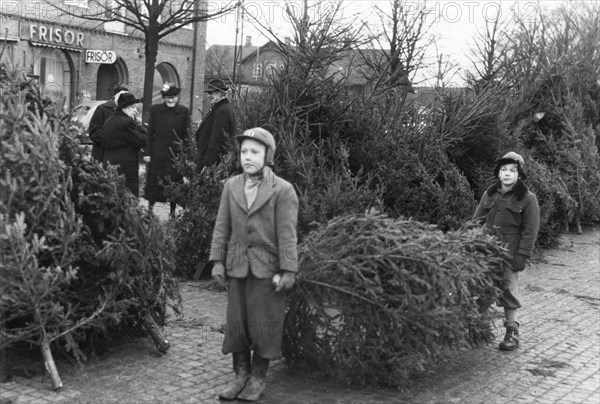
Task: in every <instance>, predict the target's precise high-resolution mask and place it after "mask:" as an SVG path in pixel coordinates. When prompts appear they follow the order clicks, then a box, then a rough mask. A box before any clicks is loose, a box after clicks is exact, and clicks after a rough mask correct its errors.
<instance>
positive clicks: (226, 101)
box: [210, 97, 229, 111]
mask: <svg viewBox="0 0 600 404" xmlns="http://www.w3.org/2000/svg"><path fill="white" fill-rule="evenodd" d="M227 103H229V98H227V97H226V98H223V99H222V100H221V101H219V102H217V103H216V104H215V105H213V106H212V108H211V109H210V110H211V111H214V110H215V109H217V108H219V107H220V106H221V105H223V104H227Z"/></svg>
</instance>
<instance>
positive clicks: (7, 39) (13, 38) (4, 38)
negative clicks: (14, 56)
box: [0, 36, 21, 42]
mask: <svg viewBox="0 0 600 404" xmlns="http://www.w3.org/2000/svg"><path fill="white" fill-rule="evenodd" d="M20 40H21V39H20V38H19V37H18V36H0V41H5V42H19V41H20Z"/></svg>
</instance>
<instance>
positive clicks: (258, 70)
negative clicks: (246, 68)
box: [252, 63, 263, 77]
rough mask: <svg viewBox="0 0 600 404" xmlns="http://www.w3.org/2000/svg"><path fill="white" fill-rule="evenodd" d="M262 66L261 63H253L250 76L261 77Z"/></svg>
mask: <svg viewBox="0 0 600 404" xmlns="http://www.w3.org/2000/svg"><path fill="white" fill-rule="evenodd" d="M262 72H263V66H262V63H254V69H253V70H252V77H262Z"/></svg>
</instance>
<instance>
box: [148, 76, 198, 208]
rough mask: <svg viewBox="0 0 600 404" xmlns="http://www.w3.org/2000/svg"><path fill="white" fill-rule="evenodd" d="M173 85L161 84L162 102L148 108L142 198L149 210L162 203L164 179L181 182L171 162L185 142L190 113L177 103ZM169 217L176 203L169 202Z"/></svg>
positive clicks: (176, 89)
mask: <svg viewBox="0 0 600 404" xmlns="http://www.w3.org/2000/svg"><path fill="white" fill-rule="evenodd" d="M180 91H181V89H180V88H178V87H177V86H176V85H175V84H169V83H165V85H164V86H163V88H162V90H161V92H160V93H161V95H162V97H163V102H162V103H160V104H155V105H152V108H151V109H150V120H149V122H148V146H147V147H146V153H145V156H144V161H145V162H146V163H148V174H147V176H146V187H145V190H144V197H145V198H146V199H147V200H148V209H149V210H150V211H152V209H153V207H154V203H155V202H166V201H167V198H166V196H165V189H164V185H166V184H167V178H169V179H170V180H171V182H174V183H181V182H182V181H183V177H182V175H181V174H180V173H178V172H177V170H176V169H175V161H174V159H175V158H176V157H178V156H180V155H181V151H182V147H183V146H184V145H185V144H187V143H188V141H189V137H190V131H191V118H190V110H189V109H188V108H187V107H185V106H183V105H180V104H179V92H180ZM170 205H171V206H170V208H171V210H170V216H171V217H173V216H174V215H175V208H176V206H177V204H176V203H175V202H174V201H171V203H170Z"/></svg>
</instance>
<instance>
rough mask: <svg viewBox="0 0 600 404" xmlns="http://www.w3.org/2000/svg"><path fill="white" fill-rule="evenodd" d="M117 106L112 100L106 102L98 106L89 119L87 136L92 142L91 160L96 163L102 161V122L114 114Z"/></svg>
mask: <svg viewBox="0 0 600 404" xmlns="http://www.w3.org/2000/svg"><path fill="white" fill-rule="evenodd" d="M116 108H117V104H116V103H115V102H114V101H113V100H109V101H106V102H105V103H104V104H100V105H98V107H97V108H96V110H95V111H94V115H92V119H90V125H89V126H88V134H89V135H90V140H91V141H92V158H93V159H95V160H97V161H102V145H101V141H102V127H103V126H104V122H106V120H107V119H108V118H110V117H111V116H113V114H114V113H115V109H116Z"/></svg>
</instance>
